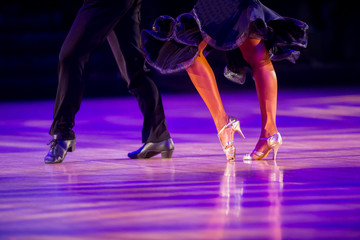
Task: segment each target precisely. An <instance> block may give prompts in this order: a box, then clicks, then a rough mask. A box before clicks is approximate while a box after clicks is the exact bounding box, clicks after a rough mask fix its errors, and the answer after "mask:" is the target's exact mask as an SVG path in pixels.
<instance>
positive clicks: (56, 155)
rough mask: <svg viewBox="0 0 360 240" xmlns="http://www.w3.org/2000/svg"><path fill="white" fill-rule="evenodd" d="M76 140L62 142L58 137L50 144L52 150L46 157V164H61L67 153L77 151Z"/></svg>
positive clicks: (55, 136)
mask: <svg viewBox="0 0 360 240" xmlns="http://www.w3.org/2000/svg"><path fill="white" fill-rule="evenodd" d="M75 143H76V139H71V140H62V139H59V137H58V136H57V135H54V138H53V139H52V140H51V142H50V143H49V145H50V150H49V152H48V154H47V155H46V156H45V159H44V161H45V163H61V162H62V161H63V160H64V158H65V156H66V154H67V152H73V151H75Z"/></svg>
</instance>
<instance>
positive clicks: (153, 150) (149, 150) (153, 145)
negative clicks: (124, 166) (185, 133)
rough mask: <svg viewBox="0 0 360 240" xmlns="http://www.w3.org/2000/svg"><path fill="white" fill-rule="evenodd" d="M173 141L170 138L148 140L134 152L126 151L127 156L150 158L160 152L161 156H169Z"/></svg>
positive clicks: (171, 151)
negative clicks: (158, 140)
mask: <svg viewBox="0 0 360 240" xmlns="http://www.w3.org/2000/svg"><path fill="white" fill-rule="evenodd" d="M174 149H175V147H174V143H173V141H172V139H171V138H169V139H166V140H164V141H161V142H148V143H145V144H144V145H143V146H142V147H141V148H139V149H138V150H136V151H135V152H131V153H128V156H129V158H131V159H138V158H151V157H153V156H155V155H157V154H159V153H161V158H171V156H172V153H173V151H174Z"/></svg>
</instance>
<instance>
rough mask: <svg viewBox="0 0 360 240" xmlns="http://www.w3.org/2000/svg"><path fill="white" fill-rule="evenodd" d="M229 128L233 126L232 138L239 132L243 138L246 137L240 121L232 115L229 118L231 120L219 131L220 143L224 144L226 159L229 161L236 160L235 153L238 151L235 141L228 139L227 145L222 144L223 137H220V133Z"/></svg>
mask: <svg viewBox="0 0 360 240" xmlns="http://www.w3.org/2000/svg"><path fill="white" fill-rule="evenodd" d="M227 128H231V129H232V133H231V134H232V138H234V133H235V132H238V133H239V134H240V135H241V137H242V138H244V139H245V136H244V134H243V132H242V131H241V129H240V121H239V120H238V119H236V118H234V117H230V118H229V122H228V123H227V124H226V125H225V126H224V127H223V128H222V129H221V130H220V131H219V132H218V138H219V140H220V144H221V146H222V149H223V151H224V153H225V155H226V159H227V160H228V161H234V160H235V153H236V149H235V146H234V141H228V142H226V144H225V146H224V145H223V144H222V142H221V138H220V134H221V133H222V132H223V131H224V130H225V129H227Z"/></svg>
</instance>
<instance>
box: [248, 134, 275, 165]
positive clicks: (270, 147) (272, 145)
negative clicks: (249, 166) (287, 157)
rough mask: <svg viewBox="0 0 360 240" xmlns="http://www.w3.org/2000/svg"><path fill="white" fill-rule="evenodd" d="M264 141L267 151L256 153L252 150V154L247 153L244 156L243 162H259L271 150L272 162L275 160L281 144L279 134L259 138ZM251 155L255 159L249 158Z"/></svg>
mask: <svg viewBox="0 0 360 240" xmlns="http://www.w3.org/2000/svg"><path fill="white" fill-rule="evenodd" d="M260 139H263V140H266V143H267V147H268V149H267V150H266V151H265V152H258V151H255V150H253V151H252V153H248V154H245V155H244V158H243V159H244V160H260V159H263V158H265V157H266V156H267V155H268V154H269V152H270V151H271V150H273V151H274V154H273V160H276V155H277V152H278V150H279V147H280V146H281V144H282V138H281V135H280V133H279V132H277V133H275V134H274V135H272V136H270V137H267V138H260ZM251 155H255V157H251Z"/></svg>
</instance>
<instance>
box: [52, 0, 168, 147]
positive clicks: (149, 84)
mask: <svg viewBox="0 0 360 240" xmlns="http://www.w3.org/2000/svg"><path fill="white" fill-rule="evenodd" d="M140 4H141V0H85V1H84V4H83V6H82V7H81V9H80V10H79V12H78V14H77V16H76V18H75V20H74V23H73V25H72V27H71V29H70V31H69V33H68V35H67V37H66V39H65V41H64V43H63V46H62V48H61V51H60V56H59V66H58V75H59V79H58V80H59V83H58V89H57V94H56V100H55V107H54V120H53V123H52V126H51V129H50V135H55V134H56V135H60V136H61V137H62V138H63V139H65V140H68V139H73V138H74V137H75V133H74V131H73V127H74V124H75V114H76V113H77V112H78V110H79V108H80V103H81V99H82V97H83V92H84V79H83V75H84V74H83V73H84V68H85V67H86V64H87V63H88V60H89V58H90V56H91V54H92V53H93V51H94V50H95V49H96V48H97V47H98V46H99V45H100V44H101V43H102V42H103V41H104V40H105V39H107V40H108V42H109V44H110V47H111V49H112V51H113V54H114V56H115V59H116V61H117V64H118V66H119V69H120V72H121V74H122V76H123V79H125V81H127V87H128V91H129V92H130V93H132V94H133V95H135V96H136V99H137V101H138V103H139V107H140V109H141V112H142V114H143V116H144V123H143V129H142V141H143V142H159V141H162V140H165V139H168V138H170V134H169V132H168V131H167V127H166V122H165V115H164V109H163V106H162V101H161V97H160V93H159V91H158V89H157V86H156V84H155V83H154V82H153V80H152V79H151V78H150V77H149V76H148V75H147V73H146V72H145V71H144V58H143V56H142V54H141V53H140V51H139V46H140ZM100 84H101V83H100ZM94 114H96V113H94Z"/></svg>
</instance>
